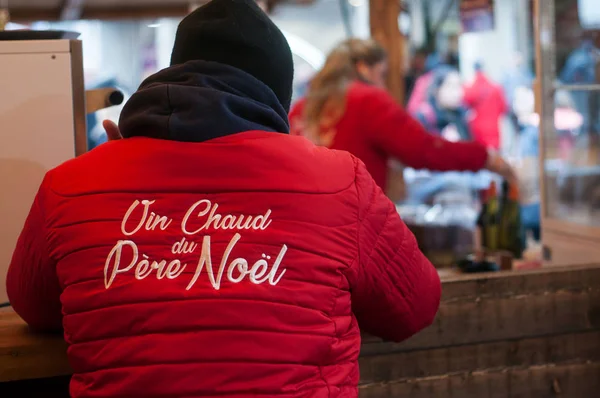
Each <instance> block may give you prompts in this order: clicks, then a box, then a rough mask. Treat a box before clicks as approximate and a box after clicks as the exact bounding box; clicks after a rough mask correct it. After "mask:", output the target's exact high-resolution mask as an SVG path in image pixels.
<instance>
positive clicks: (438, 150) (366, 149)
mask: <svg viewBox="0 0 600 398" xmlns="http://www.w3.org/2000/svg"><path fill="white" fill-rule="evenodd" d="M387 73H388V65H387V55H386V52H385V50H384V49H383V48H382V47H381V46H380V45H379V44H377V43H376V42H375V41H373V40H360V39H350V40H347V41H344V42H343V43H341V44H340V45H339V46H338V47H336V48H335V49H334V50H333V51H332V52H331V54H329V56H328V58H327V60H326V62H325V66H324V67H323V69H322V70H321V71H320V72H319V73H318V74H317V75H316V76H315V77H314V79H313V80H312V81H311V84H310V88H309V91H308V94H307V96H306V98H304V99H302V100H300V101H299V102H298V103H296V104H295V106H294V107H293V109H292V111H291V112H290V124H291V131H292V133H293V134H299V135H304V136H306V137H307V138H309V139H310V140H311V141H313V142H315V143H316V144H319V145H323V146H326V147H328V148H331V149H340V150H345V151H348V152H350V153H352V154H353V155H354V156H356V157H358V158H359V159H361V160H362V161H363V162H364V163H365V165H366V166H367V169H368V170H369V172H370V173H371V175H372V177H373V179H374V180H375V181H376V182H377V184H378V185H379V186H380V187H381V188H382V189H383V190H386V188H387V180H388V172H389V171H388V170H389V168H388V164H389V161H390V160H393V159H395V160H398V161H400V162H401V163H403V164H404V165H406V166H409V167H412V168H416V169H429V170H435V171H451V170H452V171H478V170H481V169H488V170H490V171H492V172H495V173H498V174H500V175H501V176H503V177H504V178H507V179H510V180H514V179H515V178H514V174H513V171H512V169H511V167H510V166H509V165H508V164H507V163H506V162H505V161H504V160H503V159H502V158H501V157H500V156H499V155H497V154H496V153H494V152H488V150H487V149H486V148H485V147H484V146H483V145H481V144H479V143H476V142H450V141H447V140H445V139H443V138H441V137H438V136H434V135H431V134H428V133H427V132H426V131H425V130H424V128H423V127H422V126H421V125H420V124H419V123H418V122H417V121H415V120H414V119H413V118H412V117H411V116H410V115H409V114H408V113H407V112H406V111H405V110H404V109H403V108H402V107H401V106H400V105H398V104H397V103H396V101H395V100H394V98H393V97H392V96H391V95H390V94H389V93H388V92H387V91H386V90H385V81H386V77H387Z"/></svg>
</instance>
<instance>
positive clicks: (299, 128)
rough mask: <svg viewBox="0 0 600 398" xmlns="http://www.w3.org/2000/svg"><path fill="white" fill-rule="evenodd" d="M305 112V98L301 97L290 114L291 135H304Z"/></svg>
mask: <svg viewBox="0 0 600 398" xmlns="http://www.w3.org/2000/svg"><path fill="white" fill-rule="evenodd" d="M303 112H304V99H301V100H299V101H298V102H296V103H295V104H294V106H292V109H291V110H290V114H289V116H288V118H289V120H290V135H304V124H303V122H302V117H303V115H302V114H303Z"/></svg>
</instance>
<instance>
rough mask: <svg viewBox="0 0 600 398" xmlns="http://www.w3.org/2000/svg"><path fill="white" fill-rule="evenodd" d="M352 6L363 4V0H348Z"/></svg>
mask: <svg viewBox="0 0 600 398" xmlns="http://www.w3.org/2000/svg"><path fill="white" fill-rule="evenodd" d="M348 3H350V5H351V6H352V7H361V6H363V5H365V0H348Z"/></svg>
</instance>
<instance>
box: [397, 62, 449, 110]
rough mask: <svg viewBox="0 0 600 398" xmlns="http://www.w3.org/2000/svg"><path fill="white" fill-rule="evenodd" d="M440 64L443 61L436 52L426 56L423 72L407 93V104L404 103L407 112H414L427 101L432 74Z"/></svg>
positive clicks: (442, 63)
mask: <svg viewBox="0 0 600 398" xmlns="http://www.w3.org/2000/svg"><path fill="white" fill-rule="evenodd" d="M442 65H444V62H443V61H442V58H441V56H440V55H439V54H438V53H433V54H429V56H427V59H426V60H425V71H424V72H425V73H423V74H422V75H421V76H420V77H419V78H418V79H417V80H416V81H415V84H414V87H413V89H412V90H411V92H410V94H409V99H408V104H407V105H406V110H407V111H408V113H410V114H415V112H417V111H418V109H419V107H420V106H421V104H423V103H424V102H426V101H427V95H428V92H429V88H430V87H431V83H432V82H433V74H434V72H435V70H436V69H437V68H438V67H439V66H442Z"/></svg>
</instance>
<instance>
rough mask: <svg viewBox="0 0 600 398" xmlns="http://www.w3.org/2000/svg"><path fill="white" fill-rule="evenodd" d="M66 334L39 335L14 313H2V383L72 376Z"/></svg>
mask: <svg viewBox="0 0 600 398" xmlns="http://www.w3.org/2000/svg"><path fill="white" fill-rule="evenodd" d="M66 352H67V345H66V343H65V342H64V340H63V337H62V335H37V334H33V333H31V332H30V331H29V329H28V328H27V326H26V325H25V323H24V322H23V321H22V320H21V319H20V318H19V317H18V316H17V315H16V314H15V313H14V312H1V313H0V382H5V381H14V380H26V379H37V378H45V377H54V376H62V375H70V374H71V368H70V366H69V362H68V360H67V355H66Z"/></svg>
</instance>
